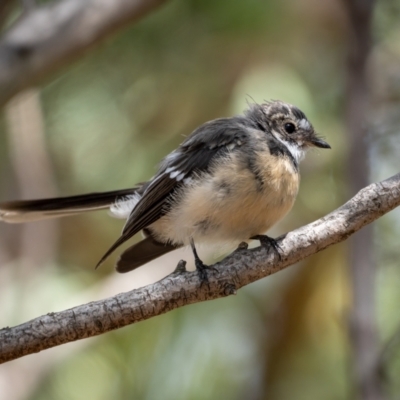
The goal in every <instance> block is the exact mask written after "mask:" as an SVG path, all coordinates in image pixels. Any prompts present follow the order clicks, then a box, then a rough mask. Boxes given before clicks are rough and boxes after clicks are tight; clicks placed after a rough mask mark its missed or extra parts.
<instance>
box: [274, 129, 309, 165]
mask: <svg viewBox="0 0 400 400" xmlns="http://www.w3.org/2000/svg"><path fill="white" fill-rule="evenodd" d="M274 136H275V135H274ZM275 138H276V139H278V140H279V141H280V142H281V143H282V144H283V145H284V146H285V147H286V148H287V149H288V150H289V152H290V154H291V155H292V156H293V158H294V159H295V160H296V162H297V164H299V163H300V161H301V160H302V159H303V158H304V156H305V154H306V150H304V149H302V148H301V147H300V146H297V145H296V144H293V143H290V142H287V141H286V140H282V139H281V138H280V137H278V136H275Z"/></svg>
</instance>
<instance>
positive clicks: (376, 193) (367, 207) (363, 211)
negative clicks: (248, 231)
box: [0, 173, 400, 363]
mask: <svg viewBox="0 0 400 400" xmlns="http://www.w3.org/2000/svg"><path fill="white" fill-rule="evenodd" d="M399 205H400V173H399V174H397V175H395V176H393V177H391V178H389V179H387V180H385V181H382V182H379V183H374V184H372V185H369V186H367V187H366V188H364V189H362V190H361V191H360V192H358V193H357V194H356V195H355V196H354V197H353V198H352V199H351V200H349V201H348V202H347V203H345V204H344V205H343V206H341V207H340V208H338V209H337V210H335V211H333V212H332V213H330V214H328V215H326V216H325V217H323V218H321V219H319V220H317V221H315V222H313V223H311V224H309V225H306V226H303V227H302V228H300V229H297V230H295V231H292V232H289V233H287V234H286V235H284V236H282V237H280V238H279V240H280V247H281V250H280V254H281V258H280V259H278V257H277V255H276V254H275V253H274V252H268V250H267V249H266V248H263V247H257V248H255V249H251V250H249V249H246V248H238V249H237V250H236V251H234V252H233V253H232V254H231V255H229V256H228V257H226V258H225V259H224V260H222V261H221V262H219V263H217V264H215V265H214V267H215V269H216V270H215V271H213V270H210V271H209V285H208V286H207V285H203V286H202V287H199V279H198V275H197V273H196V272H181V273H178V272H174V273H173V274H171V275H169V276H167V277H165V278H164V279H162V280H161V281H159V282H156V283H154V284H152V285H149V286H146V287H143V288H140V289H136V290H132V291H130V292H127V293H121V294H118V295H116V296H114V297H111V298H108V299H105V300H101V301H96V302H92V303H89V304H85V305H81V306H78V307H74V308H71V309H69V310H65V311H61V312H57V313H49V314H47V315H44V316H41V317H39V318H35V319H33V320H31V321H29V322H26V323H24V324H21V325H18V326H16V327H14V328H4V329H2V330H0V362H2V363H3V362H6V361H10V360H13V359H16V358H19V357H22V356H25V355H27V354H31V353H36V352H39V351H41V350H45V349H48V348H50V347H54V346H58V345H61V344H64V343H68V342H72V341H75V340H79V339H84V338H88V337H91V336H96V335H100V334H102V333H105V332H108V331H111V330H114V329H118V328H121V327H123V326H126V325H129V324H133V323H135V322H139V321H143V320H145V319H148V318H151V317H154V316H156V315H160V314H163V313H166V312H168V311H171V310H174V309H175V308H178V307H182V306H185V305H188V304H193V303H197V302H200V301H206V300H212V299H216V298H219V297H224V296H228V295H231V294H236V291H237V290H238V289H239V288H241V287H243V286H245V285H248V284H249V283H252V282H254V281H256V280H258V279H261V278H264V277H266V276H268V275H271V274H273V273H275V272H278V271H280V270H282V269H284V268H286V267H288V266H289V265H292V264H294V263H296V262H298V261H300V260H302V259H304V258H306V257H308V256H310V255H311V254H314V253H317V252H319V251H321V250H323V249H325V248H326V247H328V246H331V245H333V244H335V243H338V242H341V241H343V240H345V239H346V238H348V237H349V236H350V235H352V234H353V233H354V232H356V231H358V230H359V229H361V228H362V227H363V226H365V225H367V224H369V223H371V222H372V221H374V220H376V219H377V218H379V217H380V216H382V215H383V214H385V213H387V212H389V211H390V210H392V209H394V208H395V207H397V206H399Z"/></svg>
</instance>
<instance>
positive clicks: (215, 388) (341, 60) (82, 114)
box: [0, 0, 400, 400]
mask: <svg viewBox="0 0 400 400" xmlns="http://www.w3.org/2000/svg"><path fill="white" fill-rule="evenodd" d="M47 3H48V2H43V5H42V6H43V7H45V6H46V5H47ZM345 3H346V2H344V1H343V2H341V1H338V0H329V1H324V2H322V1H318V0H300V1H298V0H283V1H277V0H269V1H264V0H247V1H240V0H217V1H216V0H172V1H169V2H166V4H165V5H164V6H163V7H161V8H159V9H157V10H155V11H154V12H152V13H150V14H149V15H147V16H146V17H145V18H143V19H142V20H140V21H139V22H137V23H135V24H134V25H132V26H131V27H129V28H128V29H125V30H123V31H120V32H119V33H118V34H116V35H114V36H112V37H110V38H108V39H107V40H106V41H103V42H102V44H101V45H99V46H97V47H95V48H94V49H93V50H91V51H90V52H87V53H86V54H85V55H84V56H82V57H81V58H80V59H79V60H78V61H77V62H75V63H73V64H72V65H65V67H64V68H63V69H62V70H61V71H59V72H58V73H57V74H55V75H52V76H49V77H47V81H46V83H44V84H43V85H42V86H41V87H37V88H32V89H30V90H26V91H24V92H22V93H20V94H19V95H18V96H16V97H14V98H13V99H12V100H11V101H10V102H8V104H7V105H6V106H5V107H4V112H3V113H2V116H1V121H0V168H1V174H0V200H1V201H6V200H10V199H22V198H42V197H52V196H59V195H72V194H80V193H85V192H96V191H104V190H113V189H119V188H127V187H130V186H132V185H133V184H135V183H136V182H140V181H143V180H146V179H148V178H150V177H151V176H152V175H153V174H154V172H155V170H156V165H157V163H158V162H159V161H160V159H161V158H162V157H163V156H165V155H166V154H167V153H169V152H170V151H171V150H173V149H174V148H175V147H176V146H177V145H178V144H179V143H180V142H182V140H183V138H184V136H186V135H188V134H189V133H190V132H191V131H192V130H193V129H194V128H195V127H197V126H198V125H199V124H201V123H203V122H205V121H208V120H210V119H214V118H217V117H222V116H231V115H234V114H238V113H241V112H242V111H243V110H244V109H245V108H246V104H247V102H251V101H257V102H262V101H263V100H270V99H282V100H284V101H287V102H290V103H293V104H295V105H297V106H298V107H299V108H300V109H302V110H303V111H304V112H305V113H306V115H307V116H308V118H309V119H310V120H311V121H312V123H313V125H314V127H315V128H316V130H317V131H318V132H319V133H320V134H321V135H322V136H323V137H325V138H326V140H327V141H328V142H329V143H330V144H331V146H332V150H331V151H319V150H314V151H312V152H310V154H309V155H308V156H307V158H306V160H305V161H304V162H303V163H302V165H301V174H302V183H301V189H300V193H299V196H298V199H297V201H296V203H295V206H294V208H293V210H292V211H291V213H290V214H289V215H288V216H287V217H286V218H285V219H284V220H283V221H282V222H281V223H280V224H279V225H277V226H276V227H274V229H273V230H272V231H271V232H270V234H271V235H272V236H275V235H280V234H282V233H285V232H287V231H289V230H292V229H295V228H297V227H299V226H301V225H304V224H307V223H309V222H311V221H313V220H315V219H317V218H320V217H322V216H323V215H325V214H326V213H328V212H330V211H332V210H334V209H335V208H336V207H338V206H340V205H341V204H343V203H344V202H345V201H346V200H347V199H348V198H350V197H351V196H352V195H354V194H355V192H356V189H357V188H356V186H357V185H354V184H352V183H351V182H350V181H351V179H350V176H351V173H352V172H351V171H350V170H349V168H351V162H350V163H349V162H348V159H349V154H351V152H352V151H353V154H358V155H359V157H360V158H361V159H362V162H364V163H365V164H366V165H367V168H368V169H366V170H365V176H366V179H367V180H368V181H377V180H381V179H385V178H388V177H389V176H391V175H393V174H395V173H397V172H399V161H398V160H399V158H398V154H399V153H400V141H399V135H398V126H399V125H398V123H399V122H400V114H399V112H398V110H399V105H400V104H399V102H400V19H399V11H400V1H397V0H393V1H388V0H381V1H378V2H377V4H376V6H375V9H374V15H373V19H372V28H371V29H372V37H373V41H372V44H371V46H370V52H369V54H368V57H367V61H366V71H367V75H366V76H367V79H366V82H367V86H368V93H369V99H370V104H371V107H370V112H369V113H368V117H369V120H368V124H367V126H368V127H369V128H368V130H367V131H366V134H365V135H364V136H363V138H362V139H359V142H357V141H356V144H355V145H354V141H353V144H352V140H351V137H350V136H351V132H350V131H349V130H348V126H349V123H348V112H349V109H351V108H346V107H347V106H346V104H348V98H347V97H346V96H349V95H350V96H351V93H350V94H349V82H348V79H349V76H351V74H349V71H348V68H349V62H348V60H349V54H350V53H351V40H352V39H351V31H352V28H351V24H352V22H351V21H352V20H351V17H349V15H348V14H349V13H348V10H347V6H346V5H345ZM19 12H20V10H19V9H18V7H15V10H13V11H12V13H11V16H10V17H9V19H10V21H9V24H12V22H13V20H14V19H15V18H16V17H17V15H18V13H19ZM349 26H350V27H349ZM5 29H7V27H6V28H5ZM346 115H347V117H346ZM346 121H347V122H346ZM360 124H362V125H363V126H365V121H360ZM350 125H351V124H350ZM357 143H359V146H360V152H358V144H357ZM364 147H365V148H366V150H365V149H364ZM354 151H355V152H356V153H354ZM353 158H354V157H353ZM349 182H350V183H349ZM353 183H354V182H353ZM362 186H363V185H360V187H362ZM358 189H359V188H358ZM122 227H123V221H119V220H115V219H112V218H109V216H108V215H107V212H98V213H91V214H88V215H82V216H76V217H71V218H68V219H62V220H52V221H45V222H40V223H32V224H26V225H19V226H14V225H13V226H9V225H5V224H2V225H1V226H0V310H1V311H0V326H2V327H3V326H14V325H17V324H20V323H22V322H25V321H27V320H29V319H31V318H34V317H37V316H39V315H42V314H45V313H48V312H54V311H60V310H63V309H66V308H69V307H72V306H77V305H80V304H83V303H85V302H89V301H94V300H98V299H102V298H105V297H107V296H112V295H114V294H117V293H119V292H122V291H127V290H131V289H133V288H135V287H140V286H143V285H146V284H149V283H152V282H155V281H157V280H159V279H161V278H162V277H163V276H165V275H167V274H168V273H170V272H171V271H172V270H173V269H174V268H175V266H176V263H177V261H178V260H179V259H181V258H185V259H187V260H188V261H189V263H190V262H191V261H192V256H191V253H190V251H188V250H182V251H180V252H179V251H177V252H174V253H171V254H169V255H167V256H165V257H163V258H160V259H159V260H156V261H154V262H152V263H151V264H149V265H148V266H146V267H144V268H141V269H139V270H136V271H134V272H131V273H129V274H126V275H118V274H116V273H115V272H114V270H113V261H114V258H115V257H111V258H110V259H109V260H108V261H107V263H106V264H104V265H103V266H102V267H101V268H100V269H99V270H96V271H95V270H94V265H95V264H96V262H97V261H98V259H99V258H100V257H101V256H102V254H103V253H104V250H105V249H107V248H108V247H109V245H110V244H111V243H112V242H113V241H114V240H115V238H116V237H117V236H118V235H119V233H120V231H121V229H122ZM371 232H372V235H371V239H370V240H371V242H364V243H363V246H364V248H365V251H370V252H369V253H368V254H369V258H370V259H371V260H373V262H372V263H373V265H374V267H376V269H375V268H374V269H373V271H374V272H373V274H372V282H373V290H372V292H370V291H369V290H368V293H367V294H366V295H367V296H370V298H371V304H372V308H371V309H370V310H369V311H370V313H369V316H368V318H369V320H370V322H371V324H372V325H373V326H374V327H375V328H376V336H377V340H376V353H377V354H378V356H377V357H378V358H379V367H380V368H379V377H378V378H379V379H378V380H379V382H378V384H379V385H380V387H381V389H382V392H383V393H384V396H385V397H386V398H393V399H394V398H400V380H399V379H398V376H399V374H400V313H399V302H400V269H399V257H400V250H399V246H398V237H399V236H400V212H399V211H398V210H397V211H396V210H395V211H393V212H391V213H389V214H388V215H386V216H384V217H383V218H381V219H380V220H379V221H378V222H377V223H375V224H374V226H373V229H372V230H371ZM366 240H367V239H366ZM201 253H202V254H203V255H204V259H205V261H207V262H213V260H214V261H215V257H214V255H213V254H212V253H210V252H207V249H201ZM349 253H351V250H349V242H345V243H344V244H340V245H336V246H333V247H331V248H329V249H327V250H325V251H323V252H322V253H319V254H317V255H314V256H313V257H310V258H308V259H306V260H305V261H304V262H302V263H301V264H300V265H296V266H292V267H290V268H288V269H287V270H285V271H282V272H280V273H278V274H275V275H273V276H271V277H268V278H266V279H263V280H261V281H259V282H256V283H254V284H252V285H249V286H248V287H245V288H244V289H242V290H240V291H239V292H238V294H237V296H231V297H229V298H225V299H221V300H217V301H213V302H208V303H200V304H196V305H192V306H188V307H185V308H182V309H178V310H175V311H173V312H170V313H168V314H166V315H162V316H158V317H156V318H153V319H151V320H148V321H145V322H141V323H139V324H136V325H134V326H129V327H126V328H123V329H120V330H118V331H116V332H112V333H108V334H105V335H103V336H101V337H96V338H91V339H86V340H83V341H80V342H76V343H71V344H67V345H64V346H60V347H57V348H53V349H50V350H46V351H44V352H42V353H39V354H34V355H30V356H27V357H24V358H22V359H19V360H16V361H12V362H9V363H6V364H3V365H1V366H0V399H7V400H20V399H29V400H47V399H49V400H50V399H58V400H64V399H65V400H67V399H68V400H75V399H76V400H78V399H84V398H89V399H93V400H103V399H104V400H106V399H110V398H114V399H137V400H139V399H146V400H150V399H163V400H169V399H170V400H179V399H182V400H184V399H185V400H186V399H196V400H197V399H199V400H200V399H227V400H230V399H232V400H233V399H249V400H253V399H254V400H256V399H257V400H258V399H269V400H278V399H279V400H282V399H284V400H286V399H296V400H302V399H304V400H306V399H307V400H310V399H353V398H354V399H355V398H361V397H362V398H367V397H364V396H361V395H360V392H359V388H358V385H357V378H356V377H355V375H356V373H355V372H354V371H355V367H354V365H355V364H357V360H354V357H355V355H354V354H356V353H357V352H354V351H353V350H354V340H352V337H351V336H352V335H351V334H350V333H349V332H351V330H350V329H349V326H350V325H351V323H350V322H351V320H352V318H351V315H353V314H352V313H354V311H352V310H353V309H352V304H353V301H352V299H353V294H352V287H353V286H354V285H353V284H352V280H351V278H350V277H351V276H352V274H351V273H350V272H349V271H350V270H349V266H350V265H349V264H350V262H349ZM189 267H191V268H193V265H192V266H190V265H189ZM362 271H363V270H362ZM366 273H367V272H366ZM362 274H363V272H361V275H362ZM375 294H376V296H375ZM364 295H365V293H364ZM375 328H374V329H375ZM370 398H371V397H370Z"/></svg>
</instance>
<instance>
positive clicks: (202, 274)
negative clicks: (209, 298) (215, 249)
mask: <svg viewBox="0 0 400 400" xmlns="http://www.w3.org/2000/svg"><path fill="white" fill-rule="evenodd" d="M195 265H196V270H197V274H198V275H199V279H200V287H202V286H203V285H204V284H207V286H209V282H208V274H207V272H208V271H211V270H214V271H217V270H216V269H215V268H214V267H212V266H209V265H206V264H204V263H203V261H201V260H200V258H195Z"/></svg>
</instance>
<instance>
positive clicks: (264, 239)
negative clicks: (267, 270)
mask: <svg viewBox="0 0 400 400" xmlns="http://www.w3.org/2000/svg"><path fill="white" fill-rule="evenodd" d="M250 239H253V240H259V241H260V244H261V246H262V247H265V248H267V249H268V250H271V249H272V251H273V252H274V253H275V254H276V255H277V257H278V259H279V261H280V260H281V259H282V257H281V253H280V251H281V250H282V248H281V246H279V243H278V241H277V240H275V239H274V238H272V237H270V236H267V235H255V236H252V237H251V238H250Z"/></svg>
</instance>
